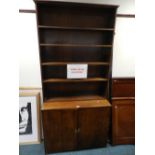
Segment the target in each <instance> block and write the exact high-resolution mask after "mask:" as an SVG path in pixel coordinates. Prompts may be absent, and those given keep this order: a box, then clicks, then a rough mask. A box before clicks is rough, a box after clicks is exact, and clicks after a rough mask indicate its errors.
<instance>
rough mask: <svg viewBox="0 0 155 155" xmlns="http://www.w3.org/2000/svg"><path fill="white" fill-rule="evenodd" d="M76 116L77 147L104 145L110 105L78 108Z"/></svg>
mask: <svg viewBox="0 0 155 155" xmlns="http://www.w3.org/2000/svg"><path fill="white" fill-rule="evenodd" d="M78 117H79V118H78V128H79V133H78V149H88V148H93V147H104V146H106V144H107V136H108V129H109V119H110V107H107V108H106V107H105V108H93V109H90V108H88V109H79V111H78Z"/></svg>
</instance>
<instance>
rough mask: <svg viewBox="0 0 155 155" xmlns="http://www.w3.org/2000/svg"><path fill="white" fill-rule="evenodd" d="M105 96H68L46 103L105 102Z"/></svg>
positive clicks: (54, 98) (49, 100)
mask: <svg viewBox="0 0 155 155" xmlns="http://www.w3.org/2000/svg"><path fill="white" fill-rule="evenodd" d="M103 99H105V97H104V96H99V95H87V96H69V97H68V96H67V97H53V98H50V99H47V100H45V101H44V102H52V101H81V100H103Z"/></svg>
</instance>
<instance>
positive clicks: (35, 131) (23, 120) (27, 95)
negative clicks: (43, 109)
mask: <svg viewBox="0 0 155 155" xmlns="http://www.w3.org/2000/svg"><path fill="white" fill-rule="evenodd" d="M40 128H41V125H40V93H39V92H20V93H19V144H20V145H26V144H39V143H40V139H41V136H40V131H41V130H40Z"/></svg>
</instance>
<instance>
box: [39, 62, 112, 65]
mask: <svg viewBox="0 0 155 155" xmlns="http://www.w3.org/2000/svg"><path fill="white" fill-rule="evenodd" d="M67 64H88V65H93V66H100V65H103V66H109V65H110V63H109V62H44V63H42V64H41V65H42V66H64V65H67Z"/></svg>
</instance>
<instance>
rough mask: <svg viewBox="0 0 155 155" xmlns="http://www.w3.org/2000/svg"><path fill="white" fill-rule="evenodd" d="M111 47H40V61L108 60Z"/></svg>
mask: <svg viewBox="0 0 155 155" xmlns="http://www.w3.org/2000/svg"><path fill="white" fill-rule="evenodd" d="M111 51H112V48H109V47H108V48H100V47H87V48H86V47H62V46H59V47H51V46H46V47H41V61H42V62H50V61H52V62H93V61H103V62H104V61H105V62H109V61H110V58H111Z"/></svg>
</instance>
